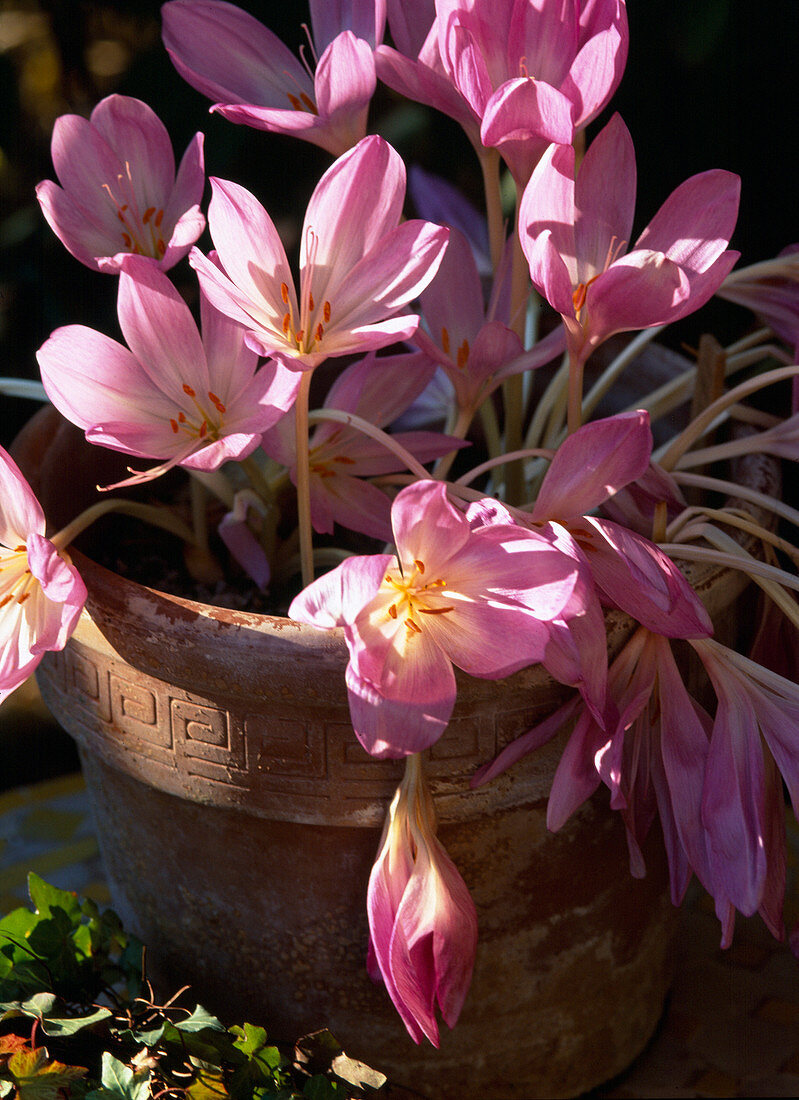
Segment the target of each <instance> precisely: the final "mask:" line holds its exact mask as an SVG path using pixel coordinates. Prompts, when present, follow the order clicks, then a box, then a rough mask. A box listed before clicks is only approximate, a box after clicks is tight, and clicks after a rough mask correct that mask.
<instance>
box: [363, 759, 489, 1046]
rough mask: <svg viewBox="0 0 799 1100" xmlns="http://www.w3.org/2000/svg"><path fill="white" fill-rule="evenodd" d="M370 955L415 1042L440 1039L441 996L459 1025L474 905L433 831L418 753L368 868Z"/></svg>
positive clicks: (446, 1014)
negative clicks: (438, 1009)
mask: <svg viewBox="0 0 799 1100" xmlns="http://www.w3.org/2000/svg"><path fill="white" fill-rule="evenodd" d="M367 911H368V914H369V932H370V935H369V958H368V966H369V972H370V974H371V975H372V977H373V978H374V979H375V980H376V981H379V980H380V978H382V979H383V981H384V982H385V984H386V989H387V990H388V993H389V996H390V997H391V1000H392V1001H393V1002H394V1006H395V1008H396V1009H397V1011H398V1012H399V1014H400V1016H401V1017H402V1022H403V1023H404V1024H405V1027H406V1028H407V1029H408V1033H409V1035H410V1036H411V1038H412V1039H413V1041H414V1042H415V1043H419V1042H421V1040H422V1037H423V1036H426V1037H427V1038H428V1039H429V1040H430V1042H431V1043H432V1044H433V1046H435V1047H437V1046H438V1045H439V1036H438V1023H437V1021H436V1002H437V1003H438V1007H439V1008H440V1010H441V1015H442V1016H443V1018H444V1021H445V1023H446V1024H447V1025H448V1026H449V1027H454V1026H455V1024H456V1022H457V1020H458V1016H459V1015H460V1012H461V1008H462V1007H463V1002H464V1000H465V998H466V994H467V992H468V990H469V985H470V983H471V980H472V970H473V968H474V958H475V952H476V948H477V913H476V911H475V907H474V902H473V901H472V898H471V895H470V894H469V891H468V889H467V887H466V884H465V883H464V881H463V879H462V878H461V876H460V874H459V873H458V870H457V868H456V867H455V864H454V863H453V862H452V860H451V859H450V858H449V856H448V855H447V853H446V852H445V851H444V848H443V846H442V845H441V843H440V842H439V841H438V840H437V839H436V836H435V813H434V810H433V801H432V799H431V797H430V793H429V791H428V789H427V785H426V783H425V781H424V774H423V772H422V770H421V761H420V758H419V757H418V756H410V757H408V763H407V766H406V774H405V778H404V779H403V782H402V784H401V786H399V787H398V788H397V791H396V794H395V795H394V798H393V800H392V803H391V806H390V808H389V811H388V817H387V820H386V825H385V828H384V830H383V838H382V840H381V842H380V850H379V853H378V856H377V859H376V861H375V864H374V867H373V868H372V873H371V875H370V876H369V889H368V894H367Z"/></svg>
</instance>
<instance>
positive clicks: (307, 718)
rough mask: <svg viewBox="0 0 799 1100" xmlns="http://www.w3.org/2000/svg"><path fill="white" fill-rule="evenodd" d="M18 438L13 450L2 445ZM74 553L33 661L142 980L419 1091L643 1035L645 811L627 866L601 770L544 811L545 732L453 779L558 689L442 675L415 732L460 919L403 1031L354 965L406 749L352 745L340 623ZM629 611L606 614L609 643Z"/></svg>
mask: <svg viewBox="0 0 799 1100" xmlns="http://www.w3.org/2000/svg"><path fill="white" fill-rule="evenodd" d="M62 430H63V431H66V429H59V431H62ZM57 434H58V433H57V432H56V433H55V435H54V436H53V438H52V439H51V440H50V441H49V442H48V445H47V447H45V449H46V450H48V449H52V447H51V444H52V442H53V439H55V437H56V436H57ZM66 434H67V435H68V436H69V437H70V438H71V439H72V443H71V444H70V445H71V446H72V445H74V446H80V445H79V444H78V442H77V441H76V440H75V439H74V437H72V436H71V434H70V433H69V432H68V431H66ZM51 435H52V432H51ZM56 442H57V440H56ZM26 446H27V447H28V454H29V455H30V440H28V442H27V444H26ZM34 449H35V448H34ZM19 457H20V459H21V465H23V468H25V465H26V464H25V462H24V461H23V460H24V458H25V448H24V447H23V448H22V453H21V454H20V456H19ZM57 465H59V466H61V467H64V468H66V469H69V465H67V464H65V463H64V462H63V460H59V462H58V463H57ZM30 468H31V467H30V465H28V470H30ZM72 468H73V469H74V468H75V467H74V464H73V466H72ZM34 488H38V489H39V492H40V493H41V494H44V492H45V487H44V486H43V485H39V486H36V485H35V484H34ZM43 503H44V504H45V508H47V503H46V502H45V501H43ZM56 503H57V502H56V500H54V502H53V507H56ZM49 514H50V513H49V512H48V515H49ZM75 563H76V565H77V566H78V568H79V569H80V571H81V574H82V576H83V578H84V580H85V582H86V584H87V588H88V591H89V599H88V602H87V606H86V611H85V612H84V615H83V617H82V620H81V623H80V625H79V628H78V630H77V632H76V634H75V636H74V637H73V639H72V640H71V641H70V642H69V644H68V645H67V647H66V649H65V650H64V651H63V652H60V653H51V654H47V655H46V657H45V659H44V660H43V662H42V664H41V666H40V669H39V673H38V679H39V685H40V688H41V692H42V695H43V697H44V699H45V701H46V702H47V704H48V706H49V707H50V709H51V710H52V712H53V714H54V715H55V716H56V717H57V718H58V719H59V721H60V722H61V723H62V724H63V726H64V727H65V728H66V729H67V731H68V732H69V733H70V734H72V736H73V737H74V738H75V739H76V741H77V742H78V746H79V749H80V752H81V758H82V761H83V767H84V771H85V776H86V781H87V784H88V786H89V789H90V792H91V795H92V799H93V802H94V810H95V814H96V824H97V833H98V838H99V841H100V846H101V850H102V854H103V858H104V862H105V867H106V870H107V875H108V880H109V885H110V888H111V893H112V898H113V902H114V906H115V908H116V909H117V911H118V912H119V913H120V916H121V917H122V919H123V921H124V922H125V923H126V924H127V925H128V926H129V927H130V928H131V929H132V930H133V931H135V932H136V933H137V934H138V935H139V936H140V937H141V939H142V940H143V941H144V942H145V943H146V944H147V945H148V960H150V962H151V963H152V964H153V965H154V968H155V972H156V975H157V976H158V977H159V979H161V980H162V981H164V982H169V983H170V985H169V986H164V987H162V988H163V990H164V992H168V993H171V992H172V991H173V988H177V986H178V985H181V984H183V983H184V982H185V981H191V983H192V987H193V992H194V995H196V997H197V999H198V1000H199V1001H200V1003H202V1004H204V1005H205V1006H206V1007H207V1008H209V1009H211V1010H212V1011H215V1012H217V1013H218V1014H219V1015H220V1016H222V1018H223V1019H224V1020H226V1021H227V1022H228V1023H230V1022H233V1021H241V1020H244V1019H246V1020H248V1021H250V1022H253V1023H260V1024H264V1025H265V1026H266V1027H267V1029H268V1031H269V1033H270V1037H272V1038H273V1039H285V1040H294V1039H296V1038H297V1037H298V1036H300V1035H301V1034H304V1033H307V1032H309V1031H313V1030H316V1029H318V1028H320V1027H329V1028H330V1030H331V1031H332V1032H333V1033H334V1035H335V1036H336V1037H337V1039H338V1040H339V1041H340V1042H341V1044H342V1045H343V1047H344V1049H345V1050H346V1051H347V1053H348V1054H350V1055H351V1056H353V1057H356V1058H360V1059H362V1060H363V1061H365V1062H367V1063H368V1064H370V1065H373V1066H374V1067H375V1068H377V1069H380V1070H382V1071H383V1072H384V1073H386V1074H387V1076H388V1077H389V1079H390V1080H391V1081H392V1083H396V1084H399V1085H404V1086H406V1087H407V1088H410V1089H412V1090H414V1092H415V1093H417V1094H421V1095H423V1096H425V1097H429V1098H431V1100H444V1098H451V1097H458V1098H459V1100H468V1098H470V1097H474V1098H478V1097H479V1098H480V1100H490V1098H492V1097H493V1098H497V1100H510V1098H513V1097H520V1098H522V1097H523V1098H530V1097H536V1096H547V1097H566V1096H576V1095H578V1094H580V1093H581V1092H584V1091H586V1090H587V1089H589V1088H591V1087H593V1086H595V1085H597V1084H599V1083H601V1082H602V1081H604V1080H606V1079H608V1078H610V1077H612V1076H614V1075H615V1074H617V1073H619V1072H620V1071H621V1070H622V1069H624V1068H625V1067H626V1066H627V1065H628V1064H629V1063H630V1062H631V1061H632V1060H633V1058H634V1057H635V1056H636V1055H637V1054H638V1053H639V1052H640V1051H641V1049H642V1048H643V1047H644V1045H645V1044H646V1042H647V1040H648V1039H649V1037H650V1035H651V1034H652V1032H653V1030H654V1028H655V1025H656V1023H657V1021H658V1019H659V1017H660V1014H661V1011H662V1006H663V1002H664V998H665V995H666V992H667V990H668V986H669V981H670V967H671V961H670V947H671V942H672V932H673V930H674V926H675V911H674V909H673V907H672V905H671V903H670V900H669V897H668V885H667V873H666V867H665V858H664V857H663V855H662V844H661V843H660V839H659V837H653V843H652V844H650V846H649V848H648V850H647V866H648V873H647V876H646V877H645V878H644V879H642V880H635V879H633V878H632V877H631V876H630V874H629V870H628V860H627V851H626V842H625V836H624V828H623V825H622V823H621V821H620V820H619V818H618V815H614V814H612V813H611V811H610V810H609V809H608V807H607V798H606V797H605V792H599V793H598V794H597V796H595V798H594V799H592V800H591V801H590V802H588V803H587V804H586V805H584V806H583V808H582V809H581V810H580V811H579V812H578V813H577V814H576V815H574V817H573V818H572V819H571V820H570V821H569V822H568V823H567V824H566V825H565V826H564V827H563V829H562V830H561V831H560V832H558V833H557V834H554V835H553V834H551V833H549V832H548V831H547V829H546V823H545V819H546V799H547V795H548V791H549V786H550V783H551V780H552V776H553V774H554V769H555V767H556V765H557V761H558V759H559V756H560V752H561V750H562V747H563V744H564V740H563V738H561V739H559V740H555V741H553V742H551V743H550V744H548V745H547V746H545V747H544V748H543V749H541V750H540V751H539V752H537V753H535V754H533V755H531V756H528V757H527V758H525V759H524V760H523V761H521V762H520V763H519V764H518V765H516V766H515V767H514V768H513V769H512V770H511V771H510V772H508V773H506V774H505V775H504V776H502V777H500V778H499V779H497V780H496V781H495V782H493V783H491V784H488V785H486V786H485V787H484V788H480V789H479V790H476V791H474V790H471V789H470V787H469V780H470V778H471V776H472V775H473V773H474V771H475V770H476V769H477V767H478V766H479V765H481V764H483V763H485V762H486V761H487V760H490V759H491V758H492V757H493V756H494V755H495V754H496V753H497V752H498V751H499V750H500V749H501V748H502V747H503V746H504V745H505V744H507V743H508V742H510V741H511V740H513V739H514V738H515V737H516V736H518V735H519V734H521V733H522V732H524V731H525V730H526V729H528V728H529V727H530V726H531V725H532V724H534V723H535V722H537V721H539V720H540V719H541V718H542V717H544V716H545V715H546V714H548V713H550V712H551V711H552V709H554V707H556V706H557V705H559V704H560V703H561V702H563V701H564V699H565V698H567V697H568V695H569V694H570V693H569V691H568V689H564V688H563V687H561V686H560V685H558V684H556V683H554V682H553V681H552V680H551V679H550V678H549V676H548V675H547V674H546V673H544V672H543V671H542V670H541V669H540V668H530V669H526V670H524V671H522V672H519V673H517V674H516V675H514V676H512V677H509V678H508V679H507V680H504V681H501V682H493V681H480V680H474V679H470V678H468V677H462V678H461V679H460V680H459V695H458V702H457V705H456V710H455V713H454V716H453V719H452V721H451V723H450V725H449V727H448V729H447V731H446V733H445V735H444V736H443V737H442V738H441V740H440V741H439V742H438V743H437V744H436V745H435V746H434V747H433V748H432V749H431V750H430V751H429V753H428V754H427V756H428V759H427V772H428V776H429V778H430V783H431V788H432V790H433V793H434V795H435V799H436V809H437V813H438V817H439V821H440V829H439V835H440V837H441V840H442V842H443V844H444V845H445V847H446V849H447V851H448V852H449V854H450V855H451V857H452V859H453V860H454V862H455V864H456V865H457V867H458V868H459V870H460V872H461V874H462V875H463V877H464V879H465V881H466V884H467V885H468V887H469V889H470V891H471V893H472V896H473V898H474V900H475V904H476V907H477V912H478V922H479V942H478V951H477V960H476V964H475V971H474V978H473V982H472V986H471V989H470V992H469V995H468V997H467V1000H466V1004H465V1006H464V1009H463V1012H462V1015H461V1018H460V1020H459V1022H458V1024H457V1026H456V1027H455V1029H454V1030H453V1031H451V1032H450V1031H449V1030H448V1029H447V1028H446V1027H445V1026H444V1027H442V1036H441V1048H440V1050H435V1049H434V1048H432V1047H431V1046H429V1045H421V1046H416V1045H415V1044H414V1043H413V1042H412V1040H411V1039H410V1038H409V1037H408V1035H407V1033H406V1031H405V1029H404V1027H403V1025H402V1023H401V1022H400V1019H399V1017H398V1016H397V1014H396V1012H395V1010H394V1008H393V1006H392V1005H391V1002H390V1000H389V998H388V995H387V993H386V992H385V989H384V988H383V987H382V986H379V985H375V984H373V983H372V982H371V980H370V979H369V977H368V976H367V973H366V968H365V956H366V947H367V941H368V928H367V922H366V915H365V897H366V886H367V881H368V877H369V871H370V868H371V865H372V861H373V859H374V857H375V855H376V852H377V847H378V842H379V838H380V831H381V827H382V824H383V819H384V815H385V811H386V807H387V805H388V802H389V800H390V798H391V795H392V794H393V791H394V789H395V786H396V784H397V782H398V780H399V778H400V776H401V773H402V765H401V764H400V763H397V762H395V761H377V760H373V759H372V758H370V757H369V756H368V755H367V754H366V753H365V752H364V750H363V749H362V748H361V746H360V745H359V744H358V742H357V741H356V739H355V737H354V735H353V733H352V728H351V725H350V721H349V711H348V706H347V699H346V691H345V687H344V668H345V664H346V660H347V653H346V647H345V644H344V641H343V637H342V636H341V634H340V632H338V631H331V632H318V631H315V630H313V629H311V628H308V627H306V626H303V625H301V624H298V623H294V622H291V621H289V620H287V619H280V618H270V617H268V616H262V615H253V614H248V613H244V612H236V611H227V610H221V609H219V608H214V607H210V606H207V605H201V604H196V603H192V602H190V601H186V600H182V599H180V598H178V597H173V596H168V595H164V594H161V593H158V592H155V591H152V590H150V589H147V588H144V587H142V586H140V585H137V584H134V583H132V582H129V581H126V580H124V579H122V578H120V577H118V576H116V575H115V574H113V573H109V572H108V571H107V570H105V569H103V568H102V567H100V566H98V565H96V564H95V563H93V562H92V561H90V560H89V559H87V558H84V557H83V556H82V555H78V554H76V555H75ZM696 583H697V585H698V586H699V587H703V586H704V588H705V589H706V593H705V594H706V597H707V600H708V602H709V603H710V604H711V610H712V613H715V614H716V615H717V617H721V616H722V614H723V611H724V609H725V608H727V609H729V608H730V607H732V606H734V601H735V600H736V598H737V597H738V595H739V594H740V590H741V583H740V581H739V580H738V578H737V576H733V577H730V576H729V575H728V576H727V577H726V579H724V578H722V580H721V581H720V580H719V578H718V576H710V575H708V576H707V577H705V578H704V579H703V578H701V577H698V578H696ZM631 629H632V624H631V623H630V622H629V620H626V619H625V617H623V616H620V615H615V616H614V615H610V616H609V618H608V630H609V632H610V644H611V648H612V649H616V648H618V646H619V645H620V644H621V643H622V641H623V639H624V638H625V637H626V636H627V634H628V633H629V632H630V630H631Z"/></svg>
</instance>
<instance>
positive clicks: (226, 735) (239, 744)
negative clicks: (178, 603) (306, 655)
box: [39, 640, 528, 824]
mask: <svg viewBox="0 0 799 1100" xmlns="http://www.w3.org/2000/svg"><path fill="white" fill-rule="evenodd" d="M39 681H40V687H41V690H42V695H43V697H44V699H45V702H46V703H47V704H48V706H49V707H50V709H51V710H52V711H53V713H54V715H55V716H56V718H57V719H58V720H59V721H60V722H61V723H62V725H63V726H64V728H65V729H67V731H68V732H69V733H71V734H72V736H73V737H75V739H76V740H77V741H78V743H79V744H81V745H82V746H83V748H84V751H86V752H89V753H98V754H99V755H101V756H102V757H103V758H104V759H105V760H106V761H107V762H108V763H110V764H111V765H112V766H114V767H117V768H119V769H120V770H122V771H125V772H127V773H129V774H131V775H133V776H134V777H135V778H141V779H143V780H145V781H147V782H152V781H153V773H155V782H156V783H157V784H158V785H160V786H162V788H163V789H164V790H166V791H168V792H170V793H174V794H180V795H183V796H186V795H188V797H193V798H197V799H198V800H200V801H214V802H216V803H219V802H220V801H221V802H222V803H231V804H236V803H239V802H241V801H242V799H243V798H244V796H245V795H246V798H247V802H248V804H253V805H255V806H256V808H257V811H256V812H262V813H263V814H265V815H266V814H268V815H270V816H274V815H277V816H279V817H281V818H283V817H286V818H289V817H291V818H294V819H298V820H303V819H304V820H314V819H315V815H316V813H317V812H321V811H324V812H325V815H326V817H329V811H330V808H331V805H334V806H337V807H340V809H341V818H342V823H346V822H349V821H350V820H351V819H353V818H355V819H357V821H358V822H359V823H361V822H362V823H364V824H367V823H369V824H372V823H374V821H373V820H372V819H379V818H380V817H382V814H383V812H384V809H385V804H386V800H387V799H389V798H390V797H391V794H392V793H393V791H394V788H395V786H396V784H397V781H398V779H399V777H400V776H401V774H402V764H401V762H397V761H386V760H376V759H373V758H372V757H370V756H368V755H367V753H366V752H365V751H364V750H363V748H362V747H361V745H360V744H359V743H358V741H357V739H356V738H355V735H354V733H353V731H352V727H351V725H350V723H349V720H348V714H347V712H346V709H344V708H341V707H338V708H332V710H331V711H330V712H328V714H327V715H325V716H324V717H323V718H321V719H320V721H319V722H318V723H316V724H314V723H313V721H312V722H310V723H309V724H308V725H306V724H305V722H303V721H300V720H298V719H297V718H296V717H295V716H294V715H293V714H292V711H291V703H290V701H289V702H287V703H286V704H285V705H284V707H283V709H282V710H281V708H280V707H279V706H278V705H270V706H269V707H268V709H264V710H261V711H259V710H256V709H255V701H254V704H253V709H251V710H249V711H245V712H243V713H238V712H236V711H233V710H228V709H226V708H225V707H224V706H222V705H220V704H219V703H217V702H216V701H214V700H209V699H204V698H201V697H199V696H196V695H190V694H188V693H186V692H183V691H181V690H180V689H178V688H174V687H171V686H169V685H167V684H166V683H164V682H162V681H160V680H157V679H155V678H154V677H150V676H146V675H143V674H141V673H138V672H131V671H130V670H129V668H128V667H127V666H126V665H125V664H124V663H122V662H118V661H114V660H111V659H109V658H106V657H105V656H102V655H99V654H96V653H94V652H93V651H91V650H89V649H88V648H87V647H85V646H84V645H82V644H81V643H78V642H76V641H75V640H73V641H72V642H70V643H69V645H68V646H67V647H66V649H65V650H63V651H62V652H59V653H51V654H48V655H47V657H46V659H45V660H44V661H43V662H42V665H41V668H40V672H39ZM342 710H343V713H342ZM527 718H528V715H527V714H526V712H521V711H520V712H516V713H513V712H512V713H503V714H500V715H499V716H498V717H497V716H495V715H494V714H493V713H491V712H489V713H479V714H473V715H468V716H463V717H457V716H456V717H454V718H453V720H452V722H451V723H450V727H449V728H448V730H447V732H446V736H444V737H442V738H441V740H440V741H438V742H437V743H436V744H435V745H434V746H433V747H432V749H431V750H430V752H429V766H428V773H429V775H430V778H431V781H432V783H433V785H434V789H436V790H437V792H438V793H439V794H441V793H443V794H447V793H457V792H458V791H463V790H465V789H468V783H469V779H470V778H471V776H472V775H473V774H474V771H475V770H476V769H477V768H478V767H479V766H480V765H481V764H482V763H484V762H485V761H487V760H490V759H491V758H492V757H493V755H494V754H495V753H496V751H497V745H498V738H499V743H504V742H505V741H506V740H509V739H510V736H515V734H516V733H518V732H521V731H522V730H523V729H524V728H525V726H524V724H523V723H524V722H525V721H526V719H527ZM511 730H513V732H512V733H511ZM145 773H146V775H145ZM472 797H473V796H472Z"/></svg>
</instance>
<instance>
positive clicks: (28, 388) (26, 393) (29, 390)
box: [0, 378, 49, 402]
mask: <svg viewBox="0 0 799 1100" xmlns="http://www.w3.org/2000/svg"><path fill="white" fill-rule="evenodd" d="M0 393H2V394H5V396H6V397H27V398H29V399H30V400H31V401H43V402H47V401H48V400H49V398H48V397H47V394H46V393H45V389H44V386H43V385H42V384H41V382H34V381H33V380H32V379H30V378H0Z"/></svg>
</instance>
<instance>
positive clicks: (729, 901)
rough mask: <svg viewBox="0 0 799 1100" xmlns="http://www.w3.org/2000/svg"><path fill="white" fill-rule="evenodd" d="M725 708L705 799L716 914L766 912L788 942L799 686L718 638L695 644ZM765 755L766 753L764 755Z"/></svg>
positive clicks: (798, 797) (798, 799)
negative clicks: (787, 806) (789, 811)
mask: <svg viewBox="0 0 799 1100" xmlns="http://www.w3.org/2000/svg"><path fill="white" fill-rule="evenodd" d="M691 644H692V646H693V648H694V649H695V650H696V652H697V653H698V654H699V656H700V658H701V659H702V663H703V664H704V666H705V668H706V670H707V673H708V676H709V677H710V679H711V682H712V684H713V689H714V691H715V692H716V696H717V699H718V706H717V710H716V716H715V720H714V722H713V731H712V735H711V740H710V749H709V752H708V760H707V771H706V775H705V782H704V789H703V794H702V822H703V824H704V827H705V829H706V830H707V835H708V855H709V861H710V873H711V876H712V885H711V887H710V888H711V889H712V892H713V894H714V895H715V897H716V911H717V912H718V913H719V916H720V917H721V918H722V920H723V921H724V920H725V917H726V918H727V919H728V921H729V925H728V932H727V938H729V936H731V932H732V926H731V922H732V908H733V907H734V908H735V909H739V910H740V911H741V912H742V913H743V914H744V915H746V916H751V914H752V913H754V912H757V911H760V913H761V915H762V916H763V918H764V919H765V921H766V923H767V924H768V925H769V927H770V929H771V930H772V932H774V934H775V935H778V936H781V935H782V915H781V909H782V897H783V893H784V889H785V865H784V858H785V857H784V851H783V847H784V838H783V835H782V822H783V813H784V807H783V796H782V783H780V782H779V780H778V778H777V777H776V774H775V773H772V767H773V765H772V761H773V763H774V764H776V768H777V769H778V771H779V773H780V774H781V775H782V778H783V780H784V781H785V784H786V786H787V789H788V793H789V795H790V798H791V805H792V807H793V811H794V814H796V815H799V757H798V756H797V752H796V736H795V733H796V729H797V727H799V687H797V685H796V684H795V683H794V682H793V681H792V680H787V679H785V678H784V677H782V676H778V675H777V673H775V672H770V671H769V670H768V669H765V668H763V667H762V666H761V665H758V664H755V662H754V661H751V660H749V658H747V657H744V656H742V655H741V654H739V653H736V652H735V651H733V650H730V649H728V648H726V647H725V646H722V645H720V644H719V643H718V642H716V641H714V640H713V639H712V638H705V639H698V640H695V641H692V643H691ZM764 750H765V751H764Z"/></svg>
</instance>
